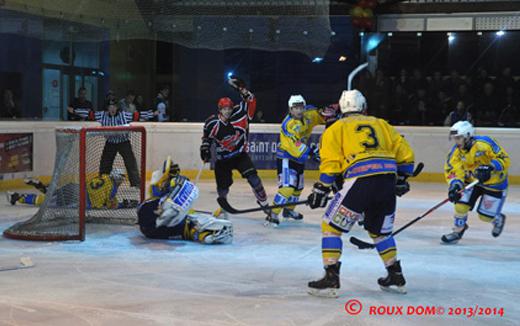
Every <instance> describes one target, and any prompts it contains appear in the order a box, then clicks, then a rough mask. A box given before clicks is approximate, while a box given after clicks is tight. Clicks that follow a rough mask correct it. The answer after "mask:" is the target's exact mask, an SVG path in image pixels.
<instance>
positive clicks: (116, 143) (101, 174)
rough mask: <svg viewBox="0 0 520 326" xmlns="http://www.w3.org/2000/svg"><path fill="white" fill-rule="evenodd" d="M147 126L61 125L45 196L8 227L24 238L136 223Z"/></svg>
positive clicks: (11, 234) (76, 234) (81, 235)
mask: <svg viewBox="0 0 520 326" xmlns="http://www.w3.org/2000/svg"><path fill="white" fill-rule="evenodd" d="M145 154H146V131H145V129H144V127H136V126H124V127H123V126H122V127H94V128H60V129H56V159H55V163H54V172H53V175H52V179H51V182H50V184H49V185H46V186H47V187H46V191H45V199H44V200H43V202H42V204H41V205H40V208H39V210H38V212H37V213H36V214H35V215H34V216H33V217H32V218H30V219H29V220H27V221H23V222H20V223H17V224H15V225H13V226H11V227H10V228H8V229H7V230H5V231H4V235H5V236H6V237H8V238H14V239H22V240H42V241H59V240H81V241H83V240H85V223H104V224H135V222H136V217H137V215H136V207H137V204H138V203H139V202H142V201H143V200H144V195H145V191H144V190H145V182H146V157H145Z"/></svg>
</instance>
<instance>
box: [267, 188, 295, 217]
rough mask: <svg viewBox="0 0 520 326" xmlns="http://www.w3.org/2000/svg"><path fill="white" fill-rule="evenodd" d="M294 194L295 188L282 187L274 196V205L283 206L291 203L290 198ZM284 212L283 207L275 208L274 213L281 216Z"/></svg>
mask: <svg viewBox="0 0 520 326" xmlns="http://www.w3.org/2000/svg"><path fill="white" fill-rule="evenodd" d="M293 193H294V188H293V187H281V188H279V189H278V192H277V193H276V195H275V196H274V200H273V204H274V205H281V204H285V203H287V202H289V198H291V196H292V194H293ZM281 211H282V208H281V207H278V208H273V209H272V212H273V213H275V214H276V215H278V214H280V212H281Z"/></svg>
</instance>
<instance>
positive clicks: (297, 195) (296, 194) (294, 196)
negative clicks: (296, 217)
mask: <svg viewBox="0 0 520 326" xmlns="http://www.w3.org/2000/svg"><path fill="white" fill-rule="evenodd" d="M302 190H303V189H300V190H294V192H293V194H292V196H291V197H289V202H290V203H296V202H297V201H298V200H299V199H300V194H301V193H302ZM294 207H295V206H288V207H286V208H285V209H290V210H293V209H294Z"/></svg>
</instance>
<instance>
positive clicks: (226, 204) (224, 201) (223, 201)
mask: <svg viewBox="0 0 520 326" xmlns="http://www.w3.org/2000/svg"><path fill="white" fill-rule="evenodd" d="M332 198H333V197H328V198H327V200H331V199H332ZM217 202H218V204H219V205H220V207H222V209H223V210H225V211H226V212H228V213H231V214H243V213H252V212H259V211H265V210H268V209H273V208H282V207H287V206H296V205H306V204H308V203H309V202H308V201H307V200H301V201H297V202H292V203H285V204H277V205H271V206H264V207H255V208H248V209H236V208H234V207H232V206H231V205H230V204H229V202H228V201H227V198H222V197H219V198H217Z"/></svg>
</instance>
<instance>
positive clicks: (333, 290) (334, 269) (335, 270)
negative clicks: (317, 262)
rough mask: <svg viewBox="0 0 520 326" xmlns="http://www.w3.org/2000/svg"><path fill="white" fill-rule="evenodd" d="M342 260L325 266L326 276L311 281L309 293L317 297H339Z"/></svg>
mask: <svg viewBox="0 0 520 326" xmlns="http://www.w3.org/2000/svg"><path fill="white" fill-rule="evenodd" d="M340 267H341V262H337V263H335V264H334V265H328V266H325V276H324V277H323V278H322V279H320V280H317V281H312V282H309V284H308V286H309V289H308V291H307V292H308V293H309V294H311V295H314V296H317V297H325V298H337V297H338V296H339V294H338V290H339V287H340V281H339V269H340Z"/></svg>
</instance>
